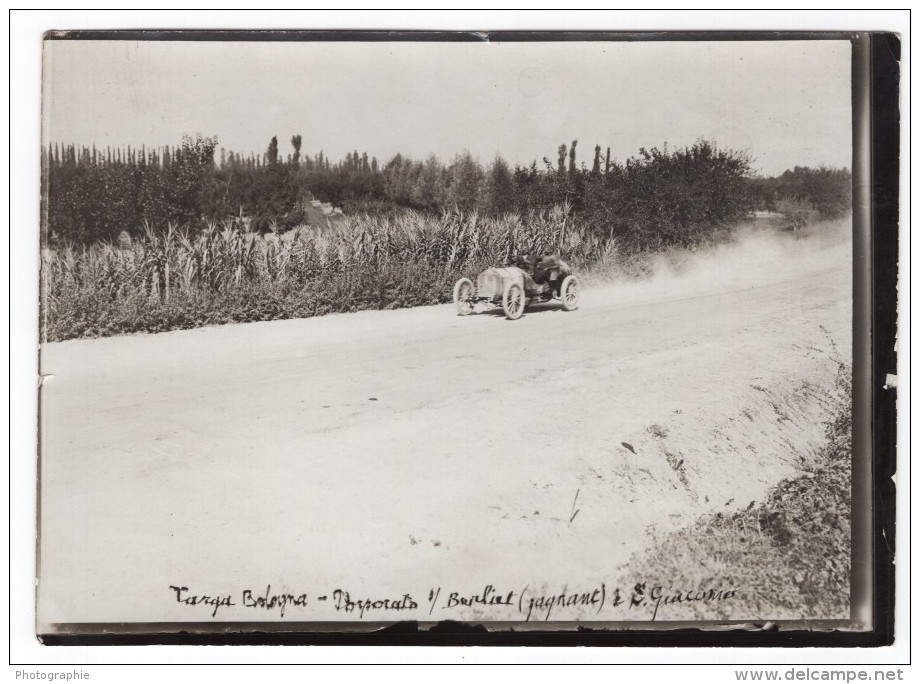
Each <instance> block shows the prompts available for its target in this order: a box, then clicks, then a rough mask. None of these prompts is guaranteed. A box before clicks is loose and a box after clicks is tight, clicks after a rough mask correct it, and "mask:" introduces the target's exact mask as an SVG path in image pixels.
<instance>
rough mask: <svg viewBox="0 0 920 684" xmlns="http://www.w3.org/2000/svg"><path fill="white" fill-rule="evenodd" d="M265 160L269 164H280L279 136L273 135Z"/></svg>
mask: <svg viewBox="0 0 920 684" xmlns="http://www.w3.org/2000/svg"><path fill="white" fill-rule="evenodd" d="M265 159H266V161H267V162H268V163H269V164H277V163H278V136H275V135H273V136H272V139H271V141H270V142H269V143H268V150H267V151H266V152H265Z"/></svg>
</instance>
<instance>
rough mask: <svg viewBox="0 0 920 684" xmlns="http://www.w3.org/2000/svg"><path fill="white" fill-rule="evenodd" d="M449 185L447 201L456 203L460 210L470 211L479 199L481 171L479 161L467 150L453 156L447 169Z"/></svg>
mask: <svg viewBox="0 0 920 684" xmlns="http://www.w3.org/2000/svg"><path fill="white" fill-rule="evenodd" d="M448 174H449V176H450V186H449V188H448V203H449V204H453V205H456V206H457V208H459V209H460V211H472V210H473V209H475V208H476V205H477V203H478V200H479V187H480V184H481V183H482V178H483V172H482V167H481V166H479V162H477V161H476V160H475V159H473V157H472V155H471V154H470V153H469V152H468V151H464V152H463V154H461V155H458V156H457V157H454V161H453V163H451V165H450V168H449V169H448Z"/></svg>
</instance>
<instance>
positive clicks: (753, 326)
mask: <svg viewBox="0 0 920 684" xmlns="http://www.w3.org/2000/svg"><path fill="white" fill-rule="evenodd" d="M282 37H283V34H278V35H274V36H273V35H272V34H270V33H269V34H265V35H264V36H263V37H260V38H259V39H257V40H254V39H252V36H251V35H250V36H249V37H248V38H247V39H245V40H244V39H242V37H240V38H236V39H235V38H234V37H233V36H232V35H230V34H221V36H220V37H219V39H207V37H206V36H202V35H196V36H194V37H188V39H183V37H182V36H176V35H173V36H171V37H170V38H169V39H150V38H144V37H142V36H141V37H139V36H136V35H133V36H132V35H123V34H119V33H118V32H113V33H110V34H108V35H105V36H100V35H94V36H92V37H89V38H87V37H83V36H81V35H79V34H68V33H50V34H47V35H46V38H45V41H44V45H43V74H42V148H41V152H40V153H41V172H42V197H41V202H42V225H41V303H40V314H41V323H40V328H41V329H40V338H41V349H40V369H41V376H42V384H41V389H40V403H39V411H40V417H39V424H40V460H39V496H38V505H39V512H38V526H39V539H38V544H37V546H38V585H37V620H38V624H37V631H38V633H39V634H55V633H66V632H73V631H77V632H87V633H92V632H96V631H101V630H103V629H107V627H105V626H107V625H108V626H110V625H113V624H128V625H131V624H156V625H157V629H158V630H160V631H170V630H173V631H178V630H180V629H186V628H188V625H190V624H194V625H195V626H196V627H195V628H196V629H202V630H207V629H209V628H213V629H215V630H217V629H220V628H221V625H226V623H234V624H238V625H242V629H245V628H246V624H253V625H255V624H257V623H258V624H262V623H273V624H277V625H280V626H285V627H288V626H290V625H296V624H298V623H303V624H307V623H309V624H310V625H314V627H311V629H323V628H324V627H322V625H323V624H328V623H334V624H336V625H337V624H342V623H352V624H357V625H368V626H371V625H380V624H384V623H394V622H402V621H414V622H418V623H419V624H421V625H433V624H436V623H443V622H445V621H457V622H465V623H488V624H489V625H490V626H491V627H492V628H494V629H511V628H513V629H525V628H528V629H532V628H537V627H542V628H546V627H552V628H553V629H560V630H565V629H577V628H578V627H580V626H582V625H588V626H599V627H603V626H604V625H615V626H616V627H617V628H618V629H649V628H651V629H659V628H662V627H663V626H667V625H669V624H670V625H679V624H686V623H705V624H709V625H712V624H738V623H751V622H759V623H765V622H773V623H780V624H785V625H796V624H799V625H800V624H803V622H802V621H809V624H818V623H820V622H821V621H834V624H841V625H846V626H847V627H848V628H849V629H851V630H856V631H858V630H860V629H867V628H868V627H869V626H868V625H866V624H863V623H861V622H860V621H859V620H856V619H853V609H854V601H853V599H852V598H851V597H852V591H851V590H852V584H853V581H852V575H853V552H852V544H853V540H852V536H853V535H852V529H853V528H852V525H853V519H854V515H856V514H857V513H858V511H855V510H854V506H853V503H852V498H851V486H852V482H853V475H852V472H853V470H852V467H853V463H854V458H853V448H852V426H853V420H852V416H853V409H852V404H853V393H852V385H853V383H852V379H853V329H854V315H853V303H854V299H853V263H854V260H853V235H854V232H853V219H852V215H853V200H852V197H853V166H854V162H853V158H854V143H853V140H854V137H853V131H854V122H853V117H854V114H853V86H852V73H853V42H852V41H851V40H847V39H841V38H840V37H839V36H837V37H831V36H826V37H817V38H816V37H814V36H812V37H810V38H807V39H806V38H800V39H788V40H677V39H674V37H673V36H672V37H671V39H668V40H654V39H648V38H647V37H646V38H645V39H642V40H632V39H629V37H628V36H616V35H613V34H605V35H603V36H600V35H598V36H594V37H591V36H590V35H581V36H577V37H576V36H569V37H567V38H566V37H565V36H559V39H554V40H545V39H540V40H538V39H536V38H534V39H530V40H528V39H526V36H525V37H524V39H521V37H518V39H516V40H507V41H502V40H473V39H468V40H443V39H442V40H434V39H426V40H411V39H410V38H411V37H410V36H404V37H403V39H399V40H392V39H387V40H383V39H380V37H379V36H378V37H377V39H363V40H358V39H355V38H354V37H353V36H352V37H347V36H343V37H342V39H335V40H329V39H328V36H327V37H325V38H324V39H323V40H319V39H310V38H309V37H306V38H303V39H298V40H291V39H281V38H282ZM214 38H217V37H216V36H215V37H214ZM816 621H817V622H816ZM316 625H320V627H316ZM209 626H210V627H209Z"/></svg>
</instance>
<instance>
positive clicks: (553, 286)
mask: <svg viewBox="0 0 920 684" xmlns="http://www.w3.org/2000/svg"><path fill="white" fill-rule="evenodd" d="M554 299H558V300H559V301H560V302H561V303H562V308H563V309H564V310H565V311H574V310H575V309H577V308H578V278H577V277H576V276H575V274H574V273H572V269H571V268H570V267H569V265H568V264H567V263H565V262H564V261H563V260H562V259H560V258H559V257H558V256H557V255H555V254H550V255H546V256H543V257H541V258H540V259H538V260H535V261H534V260H531V259H530V257H529V256H527V255H523V256H520V257H515V258H514V259H512V263H511V265H508V266H504V267H492V268H487V269H486V270H484V271H483V272H482V273H480V274H479V276H478V277H477V278H476V284H475V285H473V281H472V280H470V279H469V278H460V280H458V281H457V284H456V285H454V305H455V306H456V307H457V313H458V314H459V315H461V316H466V315H468V314H471V313H473V312H474V311H476V310H477V306H478V308H479V310H488V309H492V308H495V307H498V306H500V307H501V308H502V311H503V312H504V314H505V316H506V317H507V318H508V319H510V320H517V319H518V318H520V317H521V316H522V315H523V313H524V308H525V307H527V306H529V305H530V304H537V303H542V302H548V301H551V300H554Z"/></svg>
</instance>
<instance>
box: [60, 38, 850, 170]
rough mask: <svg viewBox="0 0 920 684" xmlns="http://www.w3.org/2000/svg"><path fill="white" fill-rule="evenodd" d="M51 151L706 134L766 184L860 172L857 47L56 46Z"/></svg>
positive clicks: (497, 144)
mask: <svg viewBox="0 0 920 684" xmlns="http://www.w3.org/2000/svg"><path fill="white" fill-rule="evenodd" d="M43 68H44V78H43V138H44V140H45V141H46V142H52V143H53V142H58V143H70V142H73V143H77V144H82V145H93V144H95V145H96V146H97V147H106V146H121V145H131V146H136V147H139V146H141V145H146V146H148V147H151V146H160V145H166V144H168V145H176V144H178V143H179V142H180V140H181V138H182V135H183V134H195V133H201V134H203V135H206V136H217V137H218V139H219V145H218V147H219V148H220V147H223V148H225V149H227V150H232V151H234V152H242V153H244V154H248V153H249V152H257V153H262V152H264V151H265V149H266V148H267V146H268V143H269V140H270V139H271V137H272V136H278V141H279V147H280V151H281V153H282V155H286V154H288V153H290V152H292V151H293V148H292V147H291V144H290V139H291V136H292V135H294V134H301V135H302V136H303V152H304V154H308V155H313V154H315V153H317V152H319V151H320V150H323V151H324V153H325V154H326V155H327V156H329V157H330V158H331V159H333V160H338V159H342V158H344V156H345V154H346V153H347V152H350V151H352V150H355V149H357V150H358V151H359V152H365V151H366V152H367V153H368V154H369V155H370V156H375V157H377V159H378V160H380V161H381V162H385V161H386V160H388V159H390V158H391V157H392V156H393V155H395V154H396V153H397V152H399V153H402V154H403V155H405V156H410V157H413V158H416V159H424V158H425V157H427V156H428V155H429V154H435V155H437V156H438V157H439V158H440V159H441V160H443V161H449V160H450V159H451V158H452V157H453V156H454V155H456V154H458V153H461V152H463V151H464V150H468V151H469V152H470V153H472V154H473V155H474V156H475V157H477V158H478V159H479V160H480V161H481V162H483V163H484V164H488V163H490V162H491V161H492V159H494V157H495V156H496V155H499V154H500V155H501V156H502V157H504V158H505V159H506V160H507V161H509V162H510V163H512V164H530V163H531V162H532V161H535V160H536V161H537V162H538V165H540V166H541V167H542V161H541V160H542V158H543V157H548V158H549V159H550V160H553V161H555V159H556V157H557V149H558V147H559V145H560V144H561V143H566V144H570V143H571V141H572V140H578V148H577V149H578V161H579V162H584V163H585V164H587V165H588V166H589V167H590V166H591V163H592V160H593V154H594V146H595V144H599V145H601V147H602V149H603V150H604V151H606V148H607V147H608V146H609V147H610V148H611V156H612V157H613V158H614V159H617V160H619V161H621V162H622V161H623V160H625V159H626V158H628V157H631V156H634V155H637V154H638V152H639V148H642V147H645V148H651V147H659V148H660V147H662V146H663V145H664V144H665V143H667V144H668V146H669V148H670V149H674V148H677V147H684V146H687V145H692V144H693V143H694V142H695V141H696V140H697V139H699V138H705V139H707V140H710V141H714V142H716V143H717V144H718V145H719V146H720V147H728V148H731V149H736V150H743V151H745V152H747V153H748V154H749V155H750V156H751V157H752V160H753V163H752V168H753V169H754V170H755V172H757V173H760V174H763V175H775V174H779V173H782V172H783V171H784V170H786V169H787V168H792V167H793V166H796V165H799V166H820V165H827V166H834V167H848V168H849V167H850V166H851V157H852V127H851V88H850V44H849V43H848V42H846V41H775V42H771V41H766V42H753V41H746V42H569V41H567V42H549V43H499V42H491V43H405V42H398V43H392V42H391V43H370V42H363V43H357V42H337V43H329V42H324V43H277V42H275V43H272V42H258V43H253V42H156V41H149V42H137V41H76V40H65V41H61V40H57V41H46V42H45V45H44V67H43Z"/></svg>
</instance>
